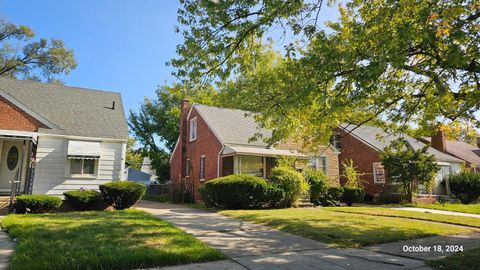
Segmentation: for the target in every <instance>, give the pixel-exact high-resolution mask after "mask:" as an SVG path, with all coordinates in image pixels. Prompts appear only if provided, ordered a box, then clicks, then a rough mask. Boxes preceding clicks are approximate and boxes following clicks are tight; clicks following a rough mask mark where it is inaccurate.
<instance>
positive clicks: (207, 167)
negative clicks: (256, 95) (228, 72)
mask: <svg viewBox="0 0 480 270" xmlns="http://www.w3.org/2000/svg"><path fill="white" fill-rule="evenodd" d="M251 114H252V113H251V112H249V111H243V110H236V109H226V108H219V107H213V106H207V105H202V104H193V105H192V106H189V103H188V101H187V100H183V101H182V103H181V117H180V135H179V138H178V140H177V143H176V145H175V148H174V150H173V153H172V156H171V159H170V181H171V182H172V183H174V184H175V183H176V184H183V185H184V186H185V189H184V190H188V192H191V194H190V195H192V196H193V197H194V198H195V200H199V199H200V197H199V194H198V187H199V186H200V185H202V183H204V182H205V181H208V180H211V179H215V178H218V177H222V176H226V175H230V174H240V173H246V174H252V175H256V176H259V177H263V178H266V179H268V177H269V175H270V172H271V169H272V167H274V166H275V160H276V158H277V157H280V156H294V157H297V158H299V159H305V160H307V161H308V164H309V166H312V167H315V168H316V169H318V170H323V171H324V172H325V173H326V174H327V175H328V176H329V177H330V178H331V179H332V181H333V182H336V183H338V172H339V169H338V151H337V150H336V149H335V148H334V147H332V146H329V147H324V148H323V149H322V150H321V151H320V153H317V154H315V153H303V152H302V150H301V149H300V147H299V146H298V145H295V144H291V143H284V144H279V145H278V146H269V145H267V144H266V143H265V142H263V140H254V141H252V140H251V138H253V137H254V136H255V134H257V133H259V134H261V135H262V137H263V138H268V137H269V136H271V131H270V130H267V129H263V128H260V127H259V126H258V124H257V123H256V122H255V120H254V119H253V117H252V115H251Z"/></svg>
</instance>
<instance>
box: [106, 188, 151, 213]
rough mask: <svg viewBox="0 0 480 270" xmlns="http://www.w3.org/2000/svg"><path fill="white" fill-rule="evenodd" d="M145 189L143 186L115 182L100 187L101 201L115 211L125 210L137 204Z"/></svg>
mask: <svg viewBox="0 0 480 270" xmlns="http://www.w3.org/2000/svg"><path fill="white" fill-rule="evenodd" d="M146 189H147V188H146V187H145V185H142V184H139V183H135V182H128V181H117V182H109V183H106V184H103V185H100V192H101V193H102V196H103V200H104V201H105V202H106V203H108V204H109V205H111V206H113V208H115V209H117V210H123V209H127V208H129V207H131V206H133V205H134V204H135V203H137V202H138V201H139V200H140V198H142V196H143V194H145V190H146Z"/></svg>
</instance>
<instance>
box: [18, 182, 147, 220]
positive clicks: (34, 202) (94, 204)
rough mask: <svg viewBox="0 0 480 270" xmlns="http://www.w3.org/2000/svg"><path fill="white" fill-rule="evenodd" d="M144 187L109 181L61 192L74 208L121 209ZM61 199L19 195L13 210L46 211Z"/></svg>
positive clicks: (57, 206)
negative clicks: (96, 189) (90, 187)
mask: <svg viewBox="0 0 480 270" xmlns="http://www.w3.org/2000/svg"><path fill="white" fill-rule="evenodd" d="M145 190H146V187H145V186H144V185H142V184H139V183H135V182H123V181H122V182H109V183H106V184H103V185H100V192H101V193H100V192H97V191H94V190H73V191H66V192H65V193H63V195H64V196H65V201H66V202H67V203H68V204H69V205H70V206H71V207H73V208H74V209H76V210H100V209H105V208H106V206H108V205H111V206H113V207H114V208H115V209H118V210H122V209H126V208H129V207H131V206H133V205H134V204H135V203H136V202H137V201H138V200H140V198H141V197H142V196H143V195H144V194H145ZM61 205H62V200H61V199H60V198H59V197H56V196H48V195H21V196H18V197H17V198H16V203H15V212H16V213H19V214H25V213H48V212H51V211H54V210H56V209H58V208H59V207H60V206H61Z"/></svg>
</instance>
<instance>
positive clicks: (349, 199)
mask: <svg viewBox="0 0 480 270" xmlns="http://www.w3.org/2000/svg"><path fill="white" fill-rule="evenodd" d="M363 197H365V190H364V189H363V188H360V187H352V186H345V187H344V188H343V195H342V201H343V202H344V203H346V204H347V205H348V206H352V204H353V203H359V202H362V201H363Z"/></svg>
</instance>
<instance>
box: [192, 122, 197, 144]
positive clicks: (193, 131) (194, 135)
mask: <svg viewBox="0 0 480 270" xmlns="http://www.w3.org/2000/svg"><path fill="white" fill-rule="evenodd" d="M196 139H197V118H196V117H195V118H193V119H191V120H190V141H194V140H196Z"/></svg>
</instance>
